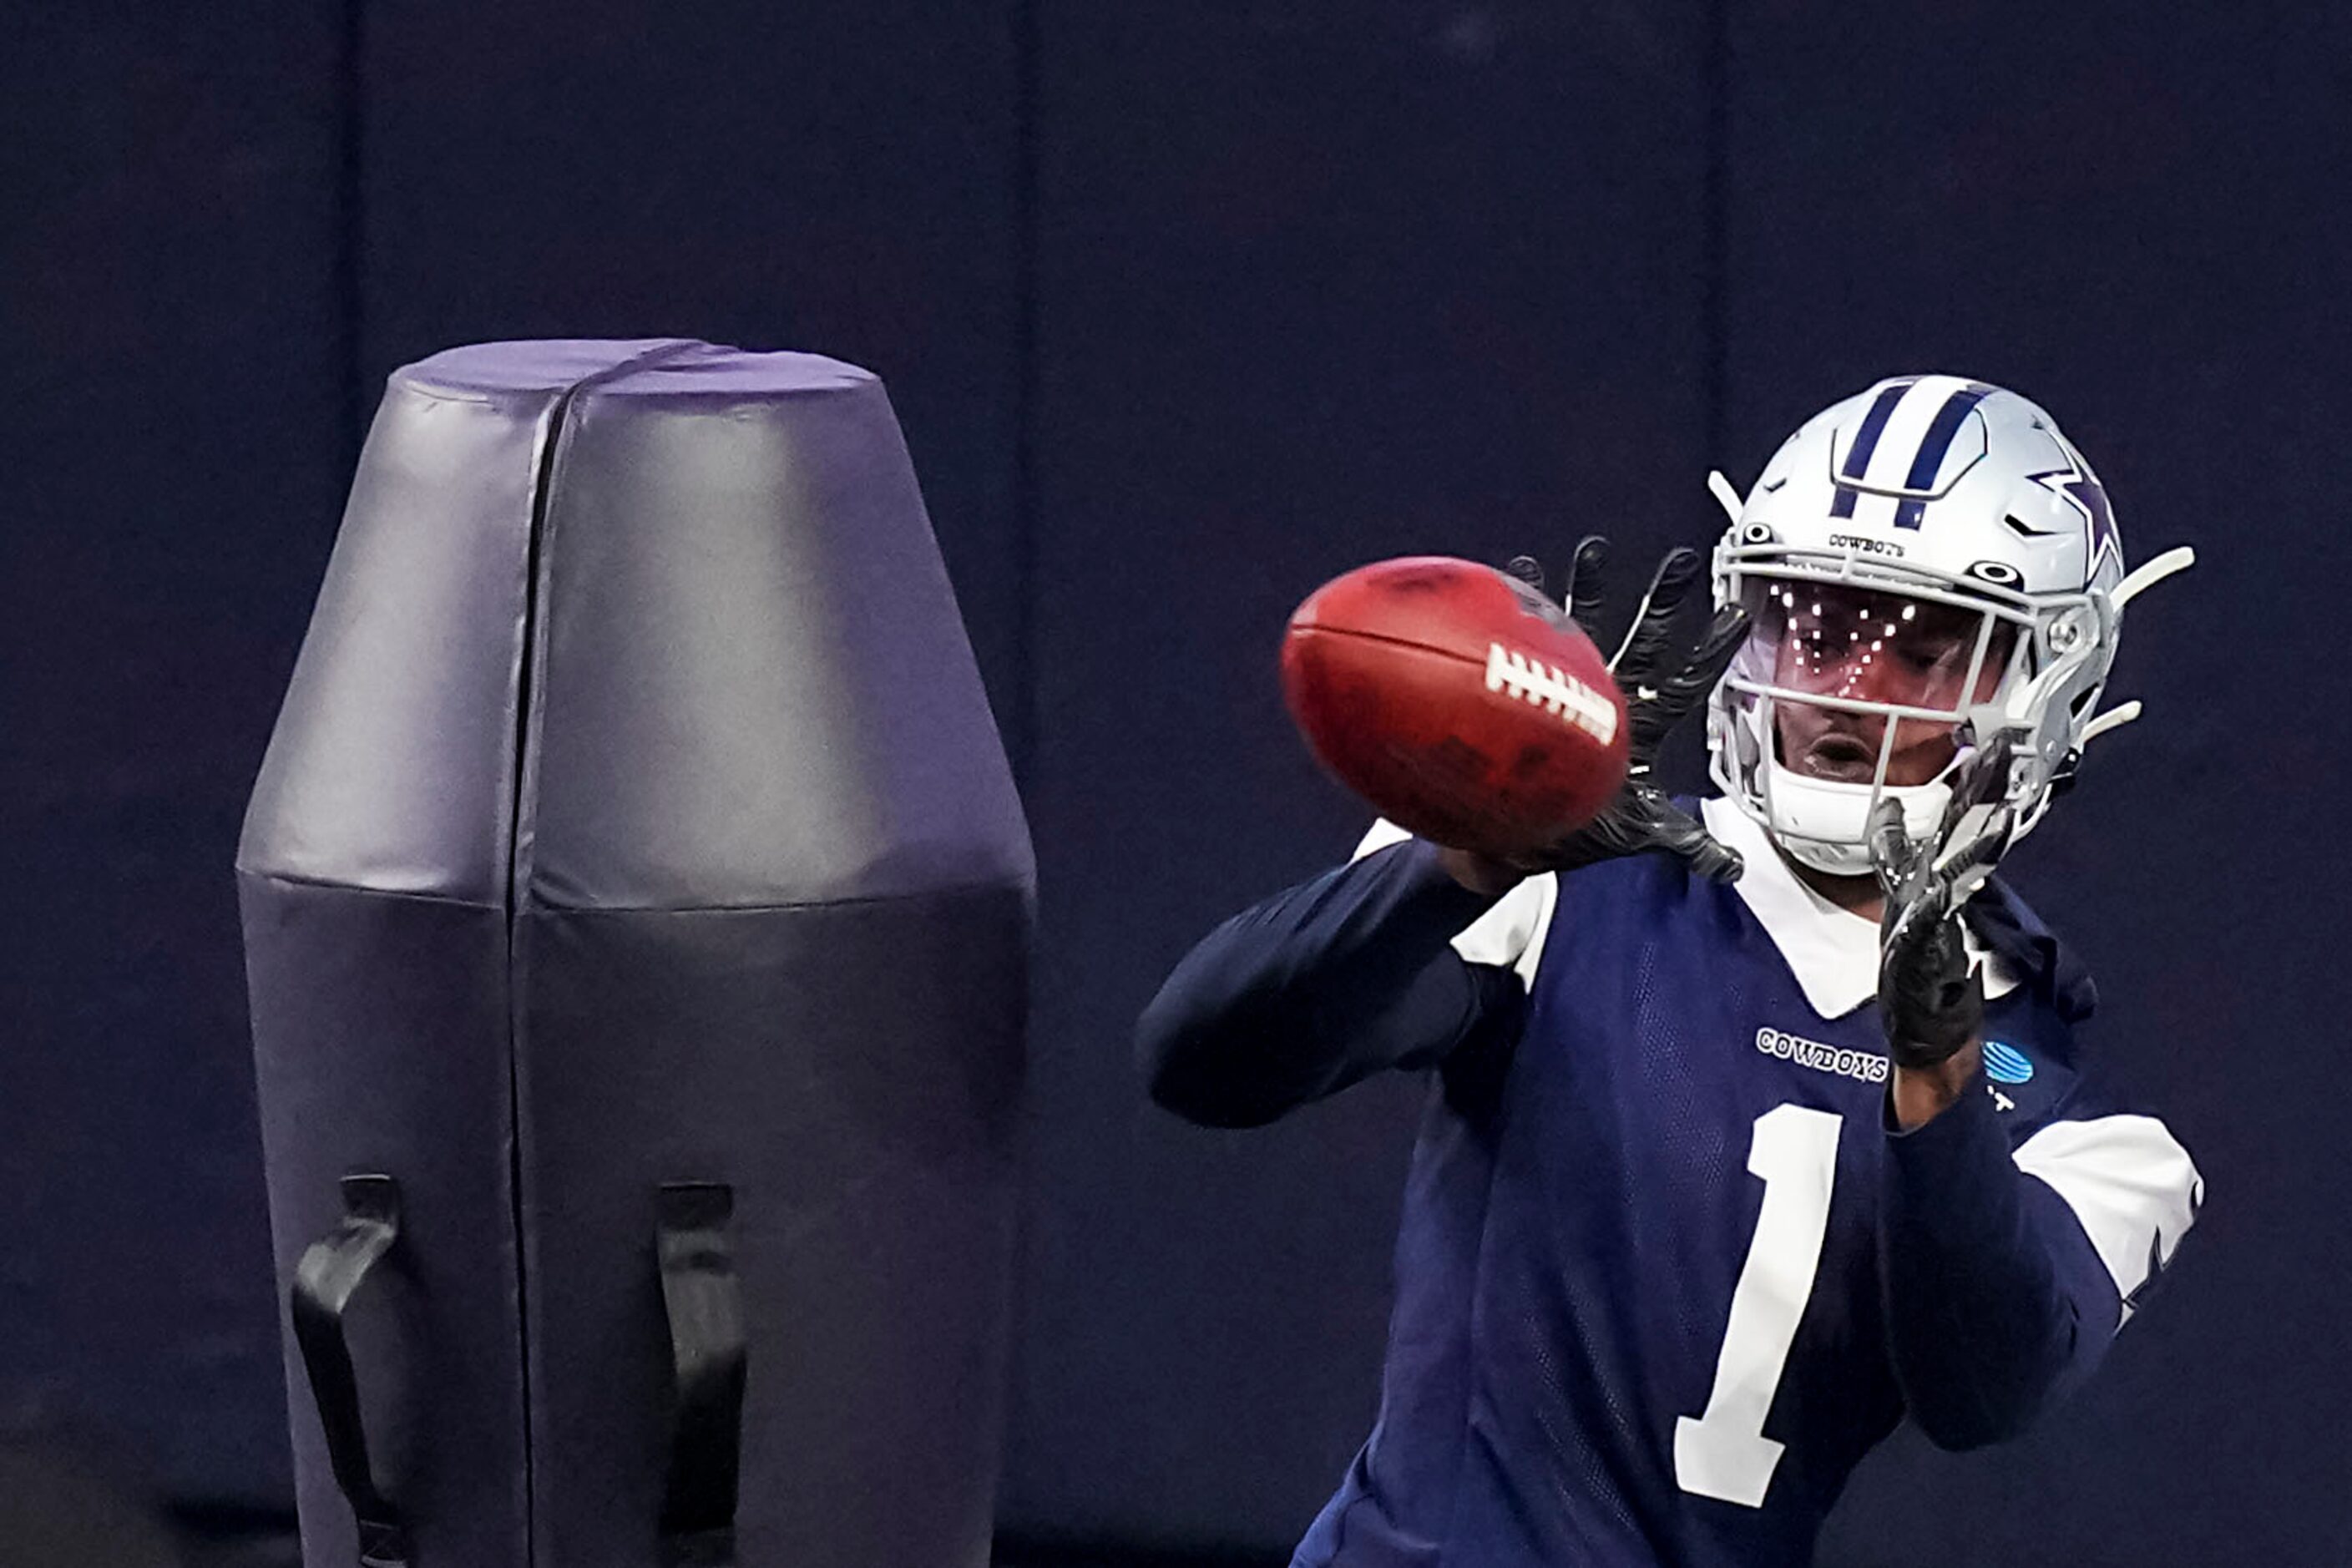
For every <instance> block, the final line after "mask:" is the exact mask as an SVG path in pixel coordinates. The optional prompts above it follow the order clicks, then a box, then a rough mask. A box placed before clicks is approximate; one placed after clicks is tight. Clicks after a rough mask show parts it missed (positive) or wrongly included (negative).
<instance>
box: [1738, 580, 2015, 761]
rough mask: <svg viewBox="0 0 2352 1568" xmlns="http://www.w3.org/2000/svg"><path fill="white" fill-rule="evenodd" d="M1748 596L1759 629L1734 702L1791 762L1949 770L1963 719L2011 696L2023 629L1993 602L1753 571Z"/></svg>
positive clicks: (1742, 657)
mask: <svg viewBox="0 0 2352 1568" xmlns="http://www.w3.org/2000/svg"><path fill="white" fill-rule="evenodd" d="M1738 599H1739V603H1740V605H1741V606H1742V607H1743V608H1745V609H1746V610H1747V612H1748V621H1749V628H1750V629H1749V632H1748V641H1747V643H1746V645H1745V646H1744V647H1742V648H1741V650H1740V653H1739V656H1738V658H1736V659H1735V660H1734V661H1733V663H1732V667H1731V669H1730V672H1729V678H1728V680H1727V687H1728V690H1727V697H1729V698H1730V699H1731V702H1730V706H1731V707H1732V709H1733V710H1735V711H1744V712H1746V713H1747V714H1748V715H1750V716H1752V718H1753V719H1754V721H1755V725H1754V730H1753V731H1752V732H1753V733H1755V734H1757V735H1758V736H1759V738H1760V737H1761V736H1763V735H1767V734H1769V737H1770V741H1771V744H1772V749H1773V752H1774V753H1775V756H1776V759H1777V760H1778V761H1779V762H1780V763H1781V765H1782V766H1784V767H1786V768H1789V769H1790V770H1791V771H1792V772H1795V773H1800V774H1802V775H1804V776H1807V777H1810V778H1814V779H1820V780H1822V781H1824V782H1830V783H1841V784H1897V785H1908V784H1927V783H1930V782H1932V781H1933V780H1935V779H1937V778H1939V777H1941V776H1942V774H1943V773H1944V772H1945V771H1946V769H1948V767H1949V765H1950V764H1951V763H1952V762H1953V760H1954V759H1955V757H1956V756H1957V754H1958V741H1957V738H1956V736H1955V734H1954V731H1955V729H1956V727H1957V726H1958V723H1959V721H1961V719H1962V718H1964V717H1965V716H1966V715H1967V713H1968V711H1969V710H1970V709H1971V708H1972V707H1974V706H1976V705H1977V704H1979V703H1984V702H1991V701H1995V700H1998V699H1999V696H2000V689H2001V687H2002V683H2003V680H2004V679H2005V677H2006V676H2007V674H2008V673H2009V667H2010V664H2011V658H2012V655H2013V654H2014V653H2015V650H2016V648H2017V646H2018V637H2019V631H2020V629H2021V628H2020V626H2019V624H2018V623H2019V620H2020V619H2021V617H2019V616H2016V614H2015V612H2011V611H2006V610H2004V609H2002V608H2000V607H1996V606H1993V605H1968V604H1959V603H1953V602H1951V601H1950V599H1949V598H1947V597H1937V598H1928V597H1922V596H1916V595H1909V594H1905V593H1900V592H1897V591H1895V590H1894V589H1892V588H1888V587H1881V586H1875V585H1872V584H1858V583H1830V582H1822V581H1820V580H1818V579H1812V578H1805V577H1797V576H1790V577H1779V576H1770V575H1762V574H1748V573H1742V574H1739V578H1738Z"/></svg>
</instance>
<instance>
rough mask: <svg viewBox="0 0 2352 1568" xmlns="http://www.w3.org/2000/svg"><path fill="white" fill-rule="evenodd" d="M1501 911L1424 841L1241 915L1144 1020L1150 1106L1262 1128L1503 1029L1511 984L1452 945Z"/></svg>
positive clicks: (1378, 854) (1513, 996)
mask: <svg viewBox="0 0 2352 1568" xmlns="http://www.w3.org/2000/svg"><path fill="white" fill-rule="evenodd" d="M1495 901H1496V900H1494V899H1492V898H1489V897H1486V896H1484V895H1481V894H1477V893H1474V892H1471V891H1469V890H1468V889H1465V888H1463V887H1462V886H1461V885H1460V884H1458V883H1456V882H1455V881H1454V879H1452V878H1451V877H1449V876H1447V875H1446V874H1445V871H1444V868H1442V867H1441V866H1440V865H1439V864H1438V862H1437V858H1436V852H1435V850H1434V849H1433V848H1432V847H1431V846H1429V845H1427V844H1425V843H1423V842H1422V841H1420V840H1418V839H1414V840H1409V841H1407V842H1404V843H1401V844H1395V845H1391V846H1390V847H1387V848H1385V849H1381V850H1378V851H1375V852H1374V853H1372V854H1370V855H1367V856H1365V857H1364V858H1361V859H1359V860H1356V861H1353V862H1351V863H1349V865H1346V866H1342V867H1339V868H1337V869H1334V870H1331V871H1327V872H1325V873H1324V874H1322V875H1321V876H1319V877H1316V878H1314V879H1311V880H1309V881H1307V882H1303V883H1300V884H1299V885H1297V887H1294V888H1289V889H1285V890H1284V891H1282V892H1280V893H1277V894H1276V895H1275V896H1274V897H1272V898H1270V899H1267V900H1264V901H1263V902H1261V903H1258V904H1256V905H1255V906H1253V907H1252V908H1250V909H1247V910H1244V911H1243V912H1241V913H1240V914H1238V915H1235V916H1234V917H1233V918H1232V919H1231V920H1228V921H1225V922H1224V923H1223V924H1222V925H1220V926H1218V927H1217V928H1216V929H1215V930H1214V931H1211V932H1210V933H1209V934H1208V935H1207V936H1206V937H1204V938H1202V940H1201V942H1200V943H1199V944H1198V945H1196V946H1195V947H1194V948H1193V949H1192V952H1189V953H1187V954H1186V955H1185V956H1184V958H1183V960H1182V962H1181V963H1178V964H1177V966H1176V968H1175V971H1174V973H1171V974H1170V975H1169V977H1168V980H1167V983H1166V984H1163V985H1162V986H1161V987H1160V994H1158V995H1157V996H1156V997H1154V998H1153V999H1152V1002H1151V1005H1150V1006H1149V1007H1147V1008H1145V1009H1144V1013H1143V1016H1142V1018H1141V1020H1140V1021H1139V1023H1138V1025H1137V1029H1136V1047H1137V1056H1138V1058H1139V1065H1140V1067H1141V1068H1142V1071H1143V1074H1144V1076H1145V1079H1146V1080H1147V1081H1148V1083H1149V1084H1150V1090H1151V1097H1152V1099H1153V1100H1157V1101H1158V1102H1159V1103H1160V1105H1162V1106H1165V1107H1166V1108H1167V1109H1169V1110H1172V1111H1174V1112H1176V1113H1177V1114H1178V1115H1180V1116H1182V1117H1184V1118H1185V1119H1186V1120H1188V1121H1195V1122H1199V1123H1201V1124H1202V1125H1204V1126H1213V1127H1254V1126H1258V1125H1261V1124H1263V1123H1265V1122H1268V1121H1273V1120H1274V1119H1275V1118H1276V1117H1278V1116H1281V1115H1282V1114H1283V1113H1284V1112H1286V1111H1287V1110H1293V1109H1295V1108H1296V1107H1297V1106H1300V1105H1304V1104H1306V1103H1307V1102H1309V1101H1311V1100H1319V1099H1322V1098H1323V1097H1325V1096H1327V1095H1330V1094H1334V1093H1337V1092H1338V1091H1339V1090H1340V1089H1345V1088H1346V1087H1348V1086H1349V1084H1351V1083H1355V1082H1357V1081H1359V1080H1360V1079H1363V1078H1366V1077H1368V1076H1369V1075H1370V1074H1372V1073H1374V1072H1378V1071H1380V1070H1381V1069H1382V1068H1391V1067H1403V1068H1415V1067H1430V1066H1434V1065H1436V1064H1437V1063H1438V1062H1440V1061H1441V1060H1443V1059H1444V1058H1445V1057H1446V1055H1447V1054H1448V1053H1449V1052H1451V1051H1452V1050H1454V1048H1455V1047H1457V1046H1459V1045H1460V1044H1461V1043H1462V1042H1463V1041H1464V1040H1465V1039H1466V1038H1469V1037H1472V1036H1473V1035H1474V1034H1477V1033H1480V1032H1482V1031H1491V1030H1494V1029H1496V1028H1501V1027H1505V1026H1507V1023H1508V1021H1510V1020H1512V1019H1515V1018H1516V1017H1517V1012H1518V1009H1519V1007H1520V1005H1522V1004H1523V1001H1524V992H1523V990H1522V988H1521V986H1520V984H1519V981H1518V979H1517V976H1516V975H1514V974H1512V973H1510V972H1509V971H1507V970H1503V969H1496V968H1493V967H1490V966H1487V965H1484V964H1473V963H1465V961H1464V960H1463V959H1462V958H1460V957H1459V956H1458V955H1457V954H1456V953H1455V952H1454V950H1453V948H1452V947H1451V946H1450V945H1449V944H1450V943H1451V942H1452V940H1453V938H1454V936H1455V935H1456V934H1457V933H1459V932H1460V931H1462V930H1463V928H1465V926H1467V925H1469V924H1470V923H1471V922H1472V921H1475V920H1476V919H1477V918H1478V917H1479V916H1480V915H1481V914H1483V913H1485V912H1486V910H1488V909H1489V908H1491V907H1492V906H1493V905H1494V903H1495Z"/></svg>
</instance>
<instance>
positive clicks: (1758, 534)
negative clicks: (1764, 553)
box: [1739, 522, 1772, 544]
mask: <svg viewBox="0 0 2352 1568" xmlns="http://www.w3.org/2000/svg"><path fill="white" fill-rule="evenodd" d="M1739 542H1740V543H1742V544H1769V543H1771V542H1772V531H1771V529H1769V528H1768V527H1766V526H1765V525H1764V524H1763V523H1760V522H1751V523H1749V524H1748V525H1747V526H1746V527H1744V528H1742V529H1741V530H1740V531H1739Z"/></svg>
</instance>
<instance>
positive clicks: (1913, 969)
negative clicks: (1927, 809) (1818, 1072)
mask: <svg viewBox="0 0 2352 1568" xmlns="http://www.w3.org/2000/svg"><path fill="white" fill-rule="evenodd" d="M2012 755H2013V748H2012V745H2011V738H2010V737H2009V736H2008V735H2006V734H1997V735H1995V736H1994V737H1993V738H1992V739H1991V740H1990V741H1989V742H1986V743H1985V744H1983V745H1981V746H1979V748H1978V749H1977V752H1976V754H1975V755H1974V756H1972V757H1970V758H1969V761H1968V762H1967V763H1963V764H1962V765H1961V767H1960V770H1959V772H1958V775H1957V776H1956V777H1955V778H1954V779H1953V781H1952V798H1951V803H1950V805H1948V806H1947V807H1946V808H1945V811H1944V817H1943V821H1942V822H1941V823H1940V824H1939V825H1938V826H1937V829H1936V831H1935V833H1934V834H1933V835H1931V836H1930V837H1927V838H1925V839H1922V840H1919V841H1917V842H1914V841H1913V840H1912V839H1911V837H1909V835H1908V834H1907V833H1906V831H1905V829H1904V824H1903V805H1902V803H1901V802H1900V801H1896V800H1892V799H1889V800H1883V801H1880V802H1879V803H1878V806H1877V809H1876V810H1874V811H1873V812H1872V813H1871V818H1870V858H1871V862H1872V864H1873V865H1874V867H1876V868H1877V871H1878V881H1879V886H1880V887H1881V888H1882V889H1885V894H1886V908H1885V914H1884V915H1883V916H1882V917H1881V918H1880V921H1879V960H1878V1010H1879V1016H1880V1019H1881V1021H1882V1022H1883V1023H1884V1024H1885V1028H1886V1047H1887V1051H1888V1053H1889V1055H1891V1056H1892V1057H1893V1058H1894V1060H1895V1066H1896V1067H1899V1068H1915V1069H1916V1068H1932V1067H1935V1066H1937V1064H1939V1063H1941V1062H1943V1061H1946V1060H1948V1058H1951V1057H1952V1056H1954V1055H1956V1054H1957V1053H1958V1052H1959V1051H1960V1050H1962V1049H1964V1048H1965V1047H1967V1046H1968V1045H1969V1042H1971V1041H1973V1040H1975V1039H1976V1038H1977V1037H1978V1036H1979V1033H1980V1032H1981V1031H1982V1029H1983V1027H1984V981H1983V978H1982V976H1980V975H1979V973H1977V972H1976V970H1975V969H1973V968H1972V967H1971V966H1970V965H1969V953H1968V946H1967V944H1966V943H1965V942H1963V941H1962V940H1961V936H1960V921H1959V910H1960V906H1962V905H1963V904H1965V903H1967V902H1968V900H1969V898H1970V897H1972V896H1973V895H1974V894H1975V892H1976V890H1977V889H1979V887H1981V886H1983V885H1984V879H1986V878H1987V877H1989V876H1990V875H1991V874H1992V868H1993V867H1994V866H1995V865H1996V864H1998V863H1999V861H2000V858H2001V855H2002V854H2003V853H2004V852H2005V851H2006V850H2007V849H2008V848H2009V841H2010V838H2011V833H2012V831H2013V829H2014V828H2015V826H2016V816H2015V813H2013V812H2012V811H2011V808H2010V807H2009V805H2007V803H2006V802H2005V801H2004V800H2003V799H2002V796H2003V795H2004V794H2005V793H2006V791H2007V787H2008V782H2009V773H2010V763H2011V758H2012Z"/></svg>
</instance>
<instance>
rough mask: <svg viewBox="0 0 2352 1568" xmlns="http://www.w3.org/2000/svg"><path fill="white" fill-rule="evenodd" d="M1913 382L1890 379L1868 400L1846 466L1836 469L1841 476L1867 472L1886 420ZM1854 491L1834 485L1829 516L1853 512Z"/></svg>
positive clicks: (1847, 476)
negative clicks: (1866, 410) (1867, 410)
mask: <svg viewBox="0 0 2352 1568" xmlns="http://www.w3.org/2000/svg"><path fill="white" fill-rule="evenodd" d="M1913 384H1914V383H1913V382H1911V381H1909V380H1905V381H1890V382H1888V383H1886V384H1885V385H1884V386H1882V387H1880V388H1879V389H1878V395H1877V396H1876V397H1874V398H1873V399H1872V400H1871V404H1870V411H1869V412H1868V413H1866V414H1864V416H1862V426H1861V428H1859V429H1857V430H1856V431H1854V433H1853V447H1850V448H1849V449H1848V450H1847V452H1846V455H1845V467H1844V468H1841V469H1840V470H1838V477H1839V478H1840V479H1861V478H1862V477H1863V476H1864V474H1867V473H1868V472H1869V471H1870V458H1871V454H1872V453H1874V452H1875V451H1877V450H1878V438H1879V437H1881V436H1883V435H1885V433H1886V422H1887V420H1889V419H1891V418H1893V417H1894V415H1895V405H1896V404H1898V403H1900V402H1902V401H1903V395H1904V394H1905V393H1906V392H1909V391H1910V390H1911V388H1912V386H1913ZM1853 500H1854V496H1853V489H1851V488H1850V487H1848V486H1846V485H1840V486H1838V488H1837V496H1836V499H1835V500H1832V502H1831V503H1830V515H1831V516H1832V517H1852V516H1853Z"/></svg>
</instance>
